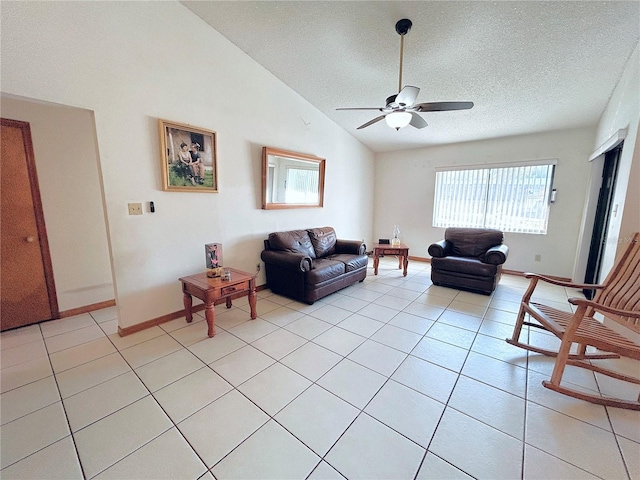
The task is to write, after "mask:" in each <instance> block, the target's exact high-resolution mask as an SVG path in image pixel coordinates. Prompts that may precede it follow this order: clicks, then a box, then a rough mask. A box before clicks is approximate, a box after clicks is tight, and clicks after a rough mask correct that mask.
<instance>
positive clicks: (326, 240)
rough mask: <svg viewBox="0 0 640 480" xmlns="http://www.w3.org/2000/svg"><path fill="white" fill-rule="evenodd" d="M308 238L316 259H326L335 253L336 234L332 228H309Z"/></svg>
mask: <svg viewBox="0 0 640 480" xmlns="http://www.w3.org/2000/svg"><path fill="white" fill-rule="evenodd" d="M307 231H308V232H309V238H311V244H312V245H313V248H314V249H315V251H316V257H318V258H321V257H328V256H329V255H333V254H334V253H335V251H336V232H335V230H334V229H333V228H332V227H322V228H310V229H309V230H307Z"/></svg>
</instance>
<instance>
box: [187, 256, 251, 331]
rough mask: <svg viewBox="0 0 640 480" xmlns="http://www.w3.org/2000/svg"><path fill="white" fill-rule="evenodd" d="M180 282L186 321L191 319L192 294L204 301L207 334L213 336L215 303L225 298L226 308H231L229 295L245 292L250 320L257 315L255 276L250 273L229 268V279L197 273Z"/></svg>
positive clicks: (214, 329)
mask: <svg viewBox="0 0 640 480" xmlns="http://www.w3.org/2000/svg"><path fill="white" fill-rule="evenodd" d="M179 280H180V281H181V282H182V293H184V297H183V300H184V311H185V314H186V317H187V322H189V323H190V322H191V321H192V320H193V315H192V312H191V306H192V296H193V297H196V298H199V299H200V300H202V301H203V302H204V305H205V306H204V314H205V318H206V319H207V325H208V326H209V330H208V332H207V334H208V335H209V336H210V337H213V336H214V335H215V334H216V328H215V316H216V312H215V308H214V307H215V304H216V303H221V300H223V299H224V300H226V304H227V308H231V297H233V296H237V295H238V294H243V293H245V292H246V294H247V297H248V298H249V306H250V307H251V320H254V319H255V318H256V317H257V313H256V278H255V277H254V276H253V275H251V274H250V273H247V272H243V271H241V270H236V269H235V268H232V269H231V280H222V278H221V277H217V278H209V277H207V274H206V273H198V274H196V275H190V276H188V277H182V278H180V279H179Z"/></svg>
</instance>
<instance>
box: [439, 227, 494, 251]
mask: <svg viewBox="0 0 640 480" xmlns="http://www.w3.org/2000/svg"><path fill="white" fill-rule="evenodd" d="M444 238H445V240H447V241H448V242H450V243H451V246H452V250H451V252H452V253H453V255H457V256H460V257H479V256H480V255H484V254H485V252H486V251H487V250H489V249H490V248H491V247H493V246H495V245H500V244H501V243H502V240H503V234H502V232H501V231H500V230H493V229H484V228H447V229H446V230H445V232H444Z"/></svg>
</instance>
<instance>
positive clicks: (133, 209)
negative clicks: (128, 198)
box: [128, 203, 142, 215]
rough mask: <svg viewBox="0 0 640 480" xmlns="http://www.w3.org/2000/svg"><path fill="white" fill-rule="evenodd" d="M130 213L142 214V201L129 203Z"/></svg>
mask: <svg viewBox="0 0 640 480" xmlns="http://www.w3.org/2000/svg"><path fill="white" fill-rule="evenodd" d="M128 205H129V215H142V203H129V204H128Z"/></svg>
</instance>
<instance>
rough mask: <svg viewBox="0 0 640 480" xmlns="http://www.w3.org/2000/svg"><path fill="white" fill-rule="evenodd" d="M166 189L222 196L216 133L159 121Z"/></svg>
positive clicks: (163, 187) (163, 186) (163, 175)
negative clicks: (219, 186)
mask: <svg viewBox="0 0 640 480" xmlns="http://www.w3.org/2000/svg"><path fill="white" fill-rule="evenodd" d="M158 126H159V129H160V156H161V161H162V189H163V190H165V191H173V192H205V193H217V192H218V158H217V157H218V156H217V153H216V152H217V135H216V132H214V131H213V130H206V129H204V128H199V127H194V126H192V125H186V124H182V123H176V122H170V121H167V120H162V119H159V120H158Z"/></svg>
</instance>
